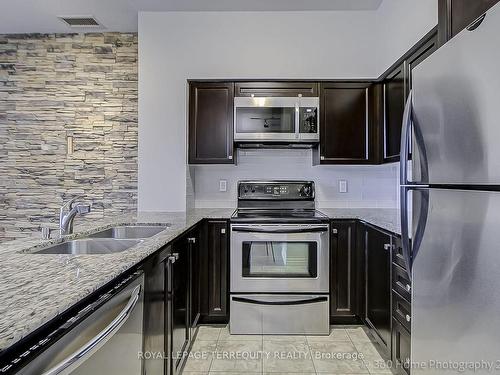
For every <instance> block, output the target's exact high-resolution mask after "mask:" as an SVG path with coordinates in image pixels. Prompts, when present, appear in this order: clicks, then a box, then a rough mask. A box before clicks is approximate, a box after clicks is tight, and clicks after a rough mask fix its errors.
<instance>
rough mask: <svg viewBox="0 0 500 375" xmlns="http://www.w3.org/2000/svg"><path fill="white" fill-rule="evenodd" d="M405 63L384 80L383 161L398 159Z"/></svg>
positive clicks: (404, 91)
mask: <svg viewBox="0 0 500 375" xmlns="http://www.w3.org/2000/svg"><path fill="white" fill-rule="evenodd" d="M405 70H406V64H405V63H404V62H403V63H402V64H401V65H399V66H398V67H397V68H396V69H394V70H393V71H392V72H391V73H389V75H388V76H387V78H386V79H385V80H384V135H383V139H384V146H383V152H384V162H386V163H389V162H394V161H398V160H399V151H400V148H401V127H402V123H403V112H404V107H405V101H406V95H405V93H406V91H407V87H406V81H405V76H406V72H405Z"/></svg>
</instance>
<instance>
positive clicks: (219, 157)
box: [189, 82, 234, 164]
mask: <svg viewBox="0 0 500 375" xmlns="http://www.w3.org/2000/svg"><path fill="white" fill-rule="evenodd" d="M189 86H190V87H189V164H234V154H233V152H234V150H233V113H234V109H233V101H234V84H233V83H232V82H229V83H228V82H190V84H189Z"/></svg>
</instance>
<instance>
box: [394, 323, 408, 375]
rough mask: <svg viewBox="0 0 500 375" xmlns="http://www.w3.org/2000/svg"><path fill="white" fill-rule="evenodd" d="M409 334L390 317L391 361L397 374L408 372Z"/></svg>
mask: <svg viewBox="0 0 500 375" xmlns="http://www.w3.org/2000/svg"><path fill="white" fill-rule="evenodd" d="M410 355H411V335H410V333H409V332H408V331H407V330H406V328H405V327H403V325H402V324H401V323H399V322H398V321H397V320H396V319H392V361H393V364H394V367H395V369H396V370H397V373H398V374H408V375H409V374H410V360H411V358H410Z"/></svg>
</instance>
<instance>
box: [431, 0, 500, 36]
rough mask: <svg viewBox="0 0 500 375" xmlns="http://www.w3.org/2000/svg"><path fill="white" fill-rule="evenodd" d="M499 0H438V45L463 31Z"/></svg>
mask: <svg viewBox="0 0 500 375" xmlns="http://www.w3.org/2000/svg"><path fill="white" fill-rule="evenodd" d="M498 1H499V0H439V3H438V4H439V5H438V18H439V44H440V45H443V44H444V43H446V42H447V41H448V40H450V39H451V38H453V37H454V36H455V35H457V34H458V33H459V32H460V31H462V30H463V29H465V28H466V27H467V26H468V25H469V24H471V23H472V22H473V21H474V20H476V19H477V18H478V17H480V16H481V15H482V14H483V13H485V12H486V11H487V10H488V9H490V8H491V7H492V6H493V5H495V4H496V3H498Z"/></svg>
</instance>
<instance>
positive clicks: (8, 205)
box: [0, 33, 138, 241]
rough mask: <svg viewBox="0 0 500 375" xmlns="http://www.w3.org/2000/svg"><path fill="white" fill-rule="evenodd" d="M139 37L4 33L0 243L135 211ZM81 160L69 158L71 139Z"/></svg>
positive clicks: (0, 42) (0, 54) (0, 46)
mask: <svg viewBox="0 0 500 375" xmlns="http://www.w3.org/2000/svg"><path fill="white" fill-rule="evenodd" d="M137 45H138V44H137V34H134V33H130V34H129V33H127V34H123V33H92V34H22V35H0V241H2V240H7V239H13V238H19V237H24V236H30V235H33V232H36V231H39V229H40V226H42V225H45V224H47V223H52V225H53V226H56V222H57V215H58V208H59V207H60V205H61V204H62V202H63V201H64V200H66V199H68V198H71V197H73V196H75V195H79V194H83V195H85V200H86V201H90V202H92V204H93V208H92V212H91V213H90V214H88V215H86V217H82V218H78V219H77V220H92V219H95V218H100V217H103V216H104V215H105V214H106V215H108V214H115V213H121V212H128V211H131V210H134V209H135V208H136V204H137V98H138V90H137V56H138V55H137ZM71 137H72V141H73V148H74V150H73V152H71V151H72V150H68V149H67V148H68V138H70V140H71Z"/></svg>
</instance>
